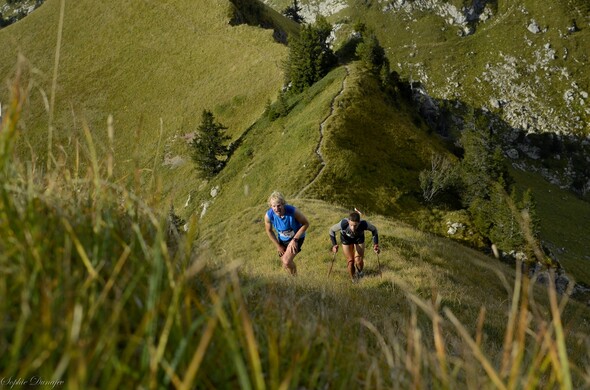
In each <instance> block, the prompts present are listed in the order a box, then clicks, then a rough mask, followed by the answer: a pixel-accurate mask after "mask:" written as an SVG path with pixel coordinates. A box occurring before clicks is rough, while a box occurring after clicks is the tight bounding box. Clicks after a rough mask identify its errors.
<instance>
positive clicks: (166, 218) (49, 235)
mask: <svg viewBox="0 0 590 390" xmlns="http://www.w3.org/2000/svg"><path fill="white" fill-rule="evenodd" d="M64 4H65V8H63V9H61V6H62V5H64ZM236 7H237V11H238V12H237V13H236ZM252 7H253V8H252ZM62 11H63V20H62V21H63V26H60V25H61V23H60V20H61V19H60V13H61V12H62ZM260 13H262V14H263V16H264V17H263V18H262V19H260V20H261V23H260V24H262V25H264V26H263V27H265V28H264V29H263V28H259V27H256V24H257V23H256V20H257V19H256V18H254V19H253V18H252V17H253V16H256V15H259V16H260ZM90 16H92V18H90ZM88 20H93V21H97V22H96V23H92V24H89V23H88V22H87V21H88ZM242 22H246V23H247V24H240V23H242ZM232 24H233V26H232ZM38 31H45V32H46V34H44V35H41V36H40V35H39V34H38ZM281 31H290V32H291V33H292V34H295V33H296V31H297V27H296V26H294V25H293V24H292V23H289V22H288V21H286V20H285V19H284V18H282V17H280V15H278V13H277V12H274V11H271V10H269V9H267V8H265V7H263V6H262V5H261V4H260V3H258V2H253V1H245V0H244V1H241V0H240V1H238V0H235V1H231V2H230V1H227V2H226V1H209V0H205V1H204V2H199V4H198V5H195V3H194V2H189V1H180V2H177V3H175V4H174V5H166V4H161V3H158V2H155V1H131V2H125V3H124V4H119V3H117V4H115V2H111V1H106V2H101V3H93V2H89V1H85V0H84V1H79V2H75V3H71V2H60V1H58V0H48V1H46V3H45V4H44V5H43V6H42V7H40V8H39V9H38V10H36V11H35V12H33V13H32V14H31V15H29V16H28V17H26V18H25V19H23V20H21V21H19V22H17V23H15V24H13V25H11V26H9V27H7V28H5V29H3V30H0V41H1V42H2V45H3V47H7V48H8V49H7V50H5V51H2V53H0V71H1V73H0V74H2V75H3V77H4V78H5V79H6V80H8V81H9V82H8V83H7V85H9V86H10V88H8V89H6V90H2V91H1V92H0V99H1V100H2V102H3V111H4V112H3V114H4V116H3V123H2V128H1V130H0V276H1V277H0V295H1V296H2V297H5V298H4V299H2V300H0V311H1V312H2V313H3V316H2V320H0V333H2V334H3V335H5V336H4V337H3V338H2V339H1V340H0V377H2V378H32V377H35V378H41V380H43V381H45V382H46V383H45V384H46V385H52V384H55V383H58V384H59V385H65V386H68V387H72V388H138V387H141V388H150V389H152V388H153V389H159V388H178V389H189V388H244V389H250V388H256V389H265V388H272V389H275V388H280V389H299V388H310V389H311V388H371V389H372V388H375V389H385V388H401V389H403V388H445V389H447V388H507V389H514V388H521V387H527V388H537V387H541V388H585V387H589V386H590V377H589V374H588V372H589V367H590V355H589V353H588V348H587V346H588V343H589V341H590V340H589V337H590V336H589V334H588V324H589V322H590V312H589V310H588V307H587V306H586V305H584V304H582V303H580V302H576V301H570V299H569V295H568V293H569V292H571V291H567V292H566V293H564V294H562V295H558V294H557V293H556V288H555V284H554V279H553V277H552V276H553V275H552V271H548V272H547V273H543V274H542V275H539V278H544V279H545V284H542V283H535V282H534V281H531V280H530V279H529V278H528V277H526V276H523V275H522V272H521V271H522V269H523V268H525V267H522V264H520V263H516V264H513V263H511V264H506V263H502V262H499V261H497V260H495V259H494V258H492V257H491V256H488V255H485V254H484V253H482V252H481V251H477V250H474V249H472V248H468V247H466V246H464V245H460V244H459V243H457V242H454V241H451V240H449V239H447V238H445V237H442V236H443V235H444V230H442V231H441V230H440V229H438V230H437V231H436V232H437V234H431V233H426V232H424V231H420V230H418V229H417V228H416V226H417V225H420V222H421V221H422V222H423V223H424V224H425V225H428V224H431V226H429V227H430V229H431V230H436V229H433V228H432V225H436V223H438V224H441V223H442V224H443V226H444V223H445V222H446V220H447V219H446V218H450V216H456V215H463V216H464V215H465V213H463V214H461V211H463V210H455V209H453V208H452V207H450V206H449V205H443V206H441V208H440V209H438V210H436V209H435V210H432V209H431V208H430V207H428V206H427V205H426V203H425V202H423V201H422V199H421V194H420V187H419V181H418V176H419V174H420V172H421V171H422V170H423V169H425V168H427V167H428V165H429V163H430V159H431V156H432V154H433V153H438V154H444V155H445V156H447V157H448V158H451V159H454V158H456V156H454V155H452V154H451V153H450V152H449V151H448V150H447V145H449V143H448V142H446V141H447V140H444V139H442V138H441V137H439V136H438V135H436V134H434V133H433V132H432V129H431V128H429V127H428V126H427V125H426V123H425V121H424V118H423V117H422V116H421V115H420V113H419V109H418V108H417V107H416V106H414V105H413V104H412V102H411V99H409V98H408V96H407V92H408V91H405V92H403V91H400V90H397V89H395V88H393V90H394V91H393V92H391V91H389V92H385V91H384V90H383V88H382V86H380V85H379V83H378V81H377V78H376V77H374V76H373V75H370V74H369V73H368V72H367V71H366V70H365V69H363V67H362V66H361V65H360V63H359V62H357V61H352V60H350V61H347V62H346V63H343V64H340V65H338V66H336V67H334V68H333V69H332V70H331V71H330V72H329V73H328V74H327V75H326V76H325V77H324V78H323V79H321V80H320V81H318V82H317V83H315V84H314V85H313V86H311V87H310V88H308V89H306V90H305V91H304V92H302V93H300V94H285V95H281V97H280V98H277V97H278V96H279V91H280V89H281V87H282V84H283V80H284V79H283V72H282V61H283V60H284V59H285V58H286V57H287V50H288V48H286V47H285V46H284V45H282V44H280V43H278V42H277V38H280V37H281V36H282V35H281V34H282V33H281ZM58 32H59V34H58ZM277 34H278V35H277ZM58 37H60V38H59V39H58ZM279 40H280V39H279ZM56 41H57V42H59V44H56V43H55V42H56ZM89 43H90V44H89ZM19 53H20V54H22V56H24V58H23V57H21V59H20V60H19V62H18V64H17V63H16V57H17V54H19ZM56 54H59V63H57V61H56ZM15 64H17V65H15ZM55 65H57V67H56V68H54V66H55ZM402 84H403V83H400V84H399V85H397V87H400V88H401V86H402ZM406 85H407V84H406ZM281 99H284V100H281ZM281 102H282V103H283V104H285V107H284V108H285V110H286V113H285V114H284V115H281V116H279V117H276V118H274V117H271V116H270V115H269V111H270V110H271V109H272V108H273V107H276V105H277V104H279V103H281ZM204 109H211V110H212V112H213V113H214V114H215V118H216V120H219V121H220V122H221V123H223V125H225V126H227V127H228V134H229V135H230V137H231V139H232V141H233V142H234V143H233V146H232V149H231V154H230V156H229V159H228V160H227V161H226V162H224V168H223V169H222V170H221V171H220V172H219V174H217V175H216V176H215V177H213V178H212V179H210V180H204V179H202V178H199V177H198V176H197V174H196V172H195V170H194V166H193V165H192V163H190V162H189V157H188V156H189V154H190V153H189V150H188V143H187V140H188V139H190V138H191V137H192V136H193V135H194V134H192V133H193V132H194V131H195V129H196V128H197V126H198V120H199V117H200V114H201V112H202V111H203V110H204ZM109 115H112V119H109ZM443 141H445V142H444V143H443ZM48 143H49V144H50V145H49V147H48ZM48 148H49V150H50V153H49V155H50V156H49V157H50V158H46V155H47V150H48ZM515 176H518V175H515ZM518 180H519V183H524V184H521V185H523V187H531V186H535V185H539V182H538V178H535V177H528V176H526V175H523V176H522V177H520V176H519V177H518ZM527 180H530V181H531V183H532V184H530V185H528V184H527ZM276 189H278V190H280V191H282V192H283V193H284V194H285V195H286V197H287V200H288V201H289V202H290V203H292V204H293V205H295V206H296V207H298V208H299V209H300V210H301V211H302V212H303V213H304V214H305V215H306V216H307V217H308V218H309V220H310V229H309V230H308V233H307V237H306V240H305V245H304V246H303V251H302V252H301V253H300V254H299V255H298V256H297V258H296V263H297V266H298V270H299V275H298V276H297V277H291V276H289V275H287V274H286V273H285V271H284V270H282V269H281V265H280V260H279V258H278V257H277V254H276V251H275V250H274V248H273V247H272V245H271V244H270V242H269V240H268V238H267V237H266V235H265V234H264V222H263V215H264V212H265V211H266V210H267V209H268V205H267V204H266V199H267V197H268V195H269V194H270V192H271V191H273V190H276ZM523 189H524V188H523ZM580 202H582V201H581V200H580ZM542 203H543V204H544V205H545V206H544V207H546V208H545V210H547V207H549V206H550V204H551V202H550V199H543V202H542ZM170 206H173V209H172V208H171V207H170ZM352 207H359V208H360V209H361V210H362V211H364V212H365V213H366V214H365V216H364V217H365V218H366V219H368V220H370V221H371V222H372V223H374V224H375V225H376V226H377V227H378V229H379V234H380V244H381V247H382V252H381V254H379V255H377V254H375V253H372V252H371V253H367V256H366V276H365V277H364V278H363V279H361V281H360V282H359V283H355V284H352V283H351V281H350V278H349V276H348V274H347V272H346V268H345V265H346V264H345V260H344V258H343V255H342V253H341V252H340V253H338V255H337V256H335V257H333V256H332V254H331V253H330V252H329V249H330V242H329V238H328V228H329V227H330V226H331V225H332V224H334V223H336V222H338V221H339V220H340V219H341V218H344V217H346V215H347V214H348V213H349V212H350V209H351V208H352ZM580 210H582V211H581V212H584V211H583V210H584V209H582V208H581V209H580ZM425 215H435V217H433V220H436V221H435V222H429V221H424V219H425V218H423V217H424V216H425ZM547 215H549V214H547ZM560 226H561V225H560ZM563 226H567V224H564V225H563ZM569 228H571V226H570V227H569ZM577 228H578V229H579V226H578V227H577ZM545 233H546V234H547V235H552V234H555V232H551V231H546V232H545ZM473 235H476V234H475V233H473ZM466 236H470V234H467V233H466ZM576 237H579V236H576ZM577 240H578V239H577V238H576V242H577V243H578V244H579V246H573V247H571V248H572V249H571V252H570V253H572V254H573V253H577V252H578V251H580V252H583V251H584V250H585V249H584V247H583V245H584V244H580V243H579V242H578V241H577ZM474 242H475V239H473V241H471V242H470V243H471V244H474ZM568 250H569V249H568ZM574 258H575V256H574V255H572V261H573V260H574ZM330 269H331V270H332V271H331V272H329V270H330ZM577 271H579V272H580V273H581V272H582V270H581V268H579V269H577ZM328 274H329V275H328ZM569 287H570V288H572V285H570V286H569Z"/></svg>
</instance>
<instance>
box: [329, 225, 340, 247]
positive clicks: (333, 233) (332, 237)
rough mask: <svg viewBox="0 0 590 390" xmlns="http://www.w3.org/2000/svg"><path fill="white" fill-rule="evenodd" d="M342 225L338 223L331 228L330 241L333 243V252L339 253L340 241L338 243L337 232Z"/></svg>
mask: <svg viewBox="0 0 590 390" xmlns="http://www.w3.org/2000/svg"><path fill="white" fill-rule="evenodd" d="M340 225H341V223H340V222H338V223H337V224H335V225H333V226H332V227H331V228H330V241H332V252H334V253H336V252H338V241H336V232H337V231H339V230H340V229H341V227H340Z"/></svg>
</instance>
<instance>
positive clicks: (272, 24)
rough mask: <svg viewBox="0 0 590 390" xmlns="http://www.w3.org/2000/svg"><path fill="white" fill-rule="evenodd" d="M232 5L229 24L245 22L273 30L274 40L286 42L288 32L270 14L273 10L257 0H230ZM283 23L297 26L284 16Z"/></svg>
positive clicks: (234, 24)
mask: <svg viewBox="0 0 590 390" xmlns="http://www.w3.org/2000/svg"><path fill="white" fill-rule="evenodd" d="M230 1H231V3H232V4H233V5H234V8H233V10H232V11H233V14H232V15H231V19H230V22H229V23H230V25H232V26H238V25H241V24H247V25H249V26H255V27H261V28H264V29H271V30H273V34H272V36H273V38H274V40H275V41H276V42H278V43H282V44H284V45H286V44H287V39H288V36H289V32H288V31H286V28H285V26H281V25H280V24H279V23H278V22H277V20H276V19H273V17H272V16H271V15H272V14H273V13H274V12H275V11H274V10H273V9H271V8H270V7H268V6H267V5H265V4H263V3H262V2H259V1H253V0H230ZM284 23H290V24H292V25H293V28H294V29H295V28H297V23H295V22H293V21H291V20H289V19H287V18H285V22H284Z"/></svg>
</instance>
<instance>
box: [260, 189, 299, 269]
mask: <svg viewBox="0 0 590 390" xmlns="http://www.w3.org/2000/svg"><path fill="white" fill-rule="evenodd" d="M268 205H269V206H270V208H269V209H268V211H267V212H266V214H265V215H264V225H265V229H266V234H267V235H268V238H270V240H271V241H272V243H273V244H274V245H275V247H276V248H277V252H278V254H279V257H280V258H281V261H282V262H283V267H285V269H287V270H288V271H289V272H290V273H291V275H296V274H297V266H296V265H295V262H294V261H293V259H294V258H295V256H296V255H297V253H299V252H300V251H301V246H302V245H303V241H304V240H305V231H306V230H307V228H308V227H309V221H308V220H307V218H305V216H304V215H303V214H302V213H301V212H300V211H299V210H297V209H296V208H295V207H293V206H291V205H288V204H287V202H286V201H285V198H284V197H283V195H282V194H281V193H280V192H278V191H275V192H273V193H272V194H271V195H270V197H269V198H268ZM273 228H274V230H275V231H276V233H277V234H276V235H275V233H274V231H273Z"/></svg>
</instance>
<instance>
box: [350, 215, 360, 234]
mask: <svg viewBox="0 0 590 390" xmlns="http://www.w3.org/2000/svg"><path fill="white" fill-rule="evenodd" d="M360 222H361V215H360V214H359V213H357V212H356V211H353V212H352V213H350V215H349V216H348V226H349V227H350V230H352V231H353V232H354V231H355V230H356V227H357V226H358V224H359V223H360Z"/></svg>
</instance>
